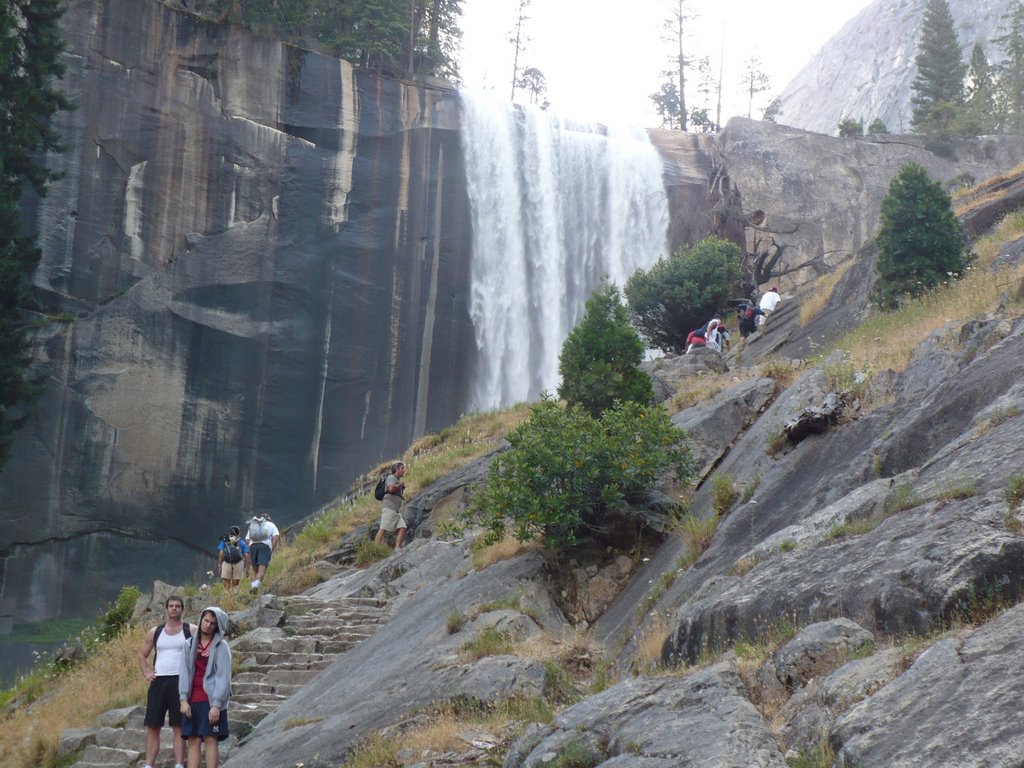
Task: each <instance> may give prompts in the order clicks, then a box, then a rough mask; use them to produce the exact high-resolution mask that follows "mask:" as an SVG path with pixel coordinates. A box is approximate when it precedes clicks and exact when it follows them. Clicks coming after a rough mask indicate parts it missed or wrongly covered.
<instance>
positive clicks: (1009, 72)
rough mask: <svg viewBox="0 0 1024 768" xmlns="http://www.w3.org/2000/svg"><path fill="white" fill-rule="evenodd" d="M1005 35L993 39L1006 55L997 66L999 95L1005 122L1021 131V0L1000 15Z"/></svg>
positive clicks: (1023, 86)
mask: <svg viewBox="0 0 1024 768" xmlns="http://www.w3.org/2000/svg"><path fill="white" fill-rule="evenodd" d="M1003 30H1004V31H1005V34H1003V35H1002V36H1000V37H997V38H995V39H994V40H993V41H992V42H993V43H995V44H996V45H997V46H998V47H999V48H1001V49H1002V51H1003V53H1004V54H1005V58H1004V59H1003V61H1002V63H1000V64H999V65H998V67H997V68H996V69H997V72H998V74H999V86H998V92H999V96H1000V98H1001V100H1002V102H1003V104H1002V106H1003V108H1004V110H1005V116H1006V122H1005V125H1004V126H1003V127H1004V129H1005V130H1008V131H1010V132H1011V133H1021V132H1022V130H1024V2H1021V0H1016V1H1015V2H1014V3H1013V4H1011V5H1010V9H1009V10H1008V11H1007V12H1006V14H1005V15H1004V16H1003Z"/></svg>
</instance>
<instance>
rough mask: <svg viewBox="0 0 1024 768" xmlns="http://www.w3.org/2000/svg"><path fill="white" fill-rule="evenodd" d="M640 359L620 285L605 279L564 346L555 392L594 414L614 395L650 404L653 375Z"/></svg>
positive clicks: (639, 344) (641, 351) (640, 344)
mask: <svg viewBox="0 0 1024 768" xmlns="http://www.w3.org/2000/svg"><path fill="white" fill-rule="evenodd" d="M643 358H644V343H643V341H642V340H641V339H640V336H639V335H638V334H637V332H636V330H635V329H634V328H633V326H632V325H630V324H629V315H628V314H627V313H626V308H625V307H624V306H623V304H622V299H621V297H620V295H619V289H618V287H616V286H615V284H614V283H604V284H603V285H601V287H599V288H598V289H597V290H596V291H594V293H593V294H592V295H591V297H590V298H589V299H588V300H587V305H586V309H585V311H584V314H583V320H581V321H580V323H579V324H578V325H577V326H576V327H575V328H573V329H572V331H571V332H570V333H569V337H568V338H567V339H566V340H565V343H564V344H563V345H562V352H561V354H560V355H559V357H558V373H559V374H560V375H561V376H562V383H561V384H560V385H559V387H558V396H559V397H561V398H562V399H563V400H565V401H566V402H567V403H568V404H569V405H570V406H573V405H579V406H581V407H582V408H583V409H584V410H586V411H587V412H588V413H590V415H591V416H596V417H600V416H601V414H602V413H603V412H604V411H605V410H606V409H608V408H611V406H612V404H613V403H614V402H615V401H616V400H632V401H635V402H638V403H650V402H651V401H652V400H653V399H654V389H653V388H652V386H651V377H650V376H648V375H647V374H646V373H644V372H643V371H641V370H640V369H639V368H638V367H637V366H639V365H640V363H641V361H643Z"/></svg>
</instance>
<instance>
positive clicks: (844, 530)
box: [828, 517, 882, 539]
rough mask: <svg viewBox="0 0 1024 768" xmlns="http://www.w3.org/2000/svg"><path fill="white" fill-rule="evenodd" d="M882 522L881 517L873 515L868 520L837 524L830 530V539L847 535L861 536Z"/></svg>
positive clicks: (843, 537) (842, 537)
mask: <svg viewBox="0 0 1024 768" xmlns="http://www.w3.org/2000/svg"><path fill="white" fill-rule="evenodd" d="M880 522H882V521H881V519H880V518H877V517H872V518H870V519H868V520H851V521H848V522H845V523H843V524H842V525H837V526H836V527H835V528H833V529H832V530H830V531H829V532H828V537H829V538H830V539H845V538H846V537H847V536H861V535H863V534H865V533H867V532H868V531H873V530H874V529H875V528H877V527H878V524H879V523H880Z"/></svg>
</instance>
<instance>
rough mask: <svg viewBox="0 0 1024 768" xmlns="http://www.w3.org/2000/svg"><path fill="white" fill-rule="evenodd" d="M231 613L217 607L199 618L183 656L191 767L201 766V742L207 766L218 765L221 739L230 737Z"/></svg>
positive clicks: (184, 730) (181, 687) (181, 680)
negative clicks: (228, 632) (229, 641)
mask: <svg viewBox="0 0 1024 768" xmlns="http://www.w3.org/2000/svg"><path fill="white" fill-rule="evenodd" d="M227 626H228V616H227V614H226V613H224V611H222V610H221V609H220V608H217V607H216V606H211V607H209V608H206V609H205V610H204V611H203V613H202V615H201V616H200V617H199V632H198V634H196V635H193V636H192V639H191V640H190V641H189V645H188V647H187V648H186V649H185V653H183V654H182V656H181V667H180V669H179V671H178V698H179V700H180V703H181V714H182V719H181V738H182V739H184V740H185V741H186V742H187V743H188V767H189V768H199V746H200V743H202V744H203V746H204V747H205V749H206V768H217V765H218V763H219V761H220V753H219V747H218V744H219V742H221V741H223V740H224V739H226V738H227V737H228V712H227V708H228V699H229V698H230V696H231V649H230V648H229V647H228V641H227V639H226V638H225V637H224V633H225V632H226V631H227Z"/></svg>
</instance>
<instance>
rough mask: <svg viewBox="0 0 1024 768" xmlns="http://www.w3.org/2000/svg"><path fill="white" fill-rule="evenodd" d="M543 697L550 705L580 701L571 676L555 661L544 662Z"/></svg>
mask: <svg viewBox="0 0 1024 768" xmlns="http://www.w3.org/2000/svg"><path fill="white" fill-rule="evenodd" d="M544 695H545V696H546V697H547V700H548V701H550V702H551V703H552V704H574V703H576V702H577V701H579V700H580V693H579V691H577V690H576V685H575V684H574V683H573V680H572V675H570V674H569V673H568V671H566V669H565V668H564V667H562V666H561V665H560V664H559V663H558V662H557V661H545V662H544Z"/></svg>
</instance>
